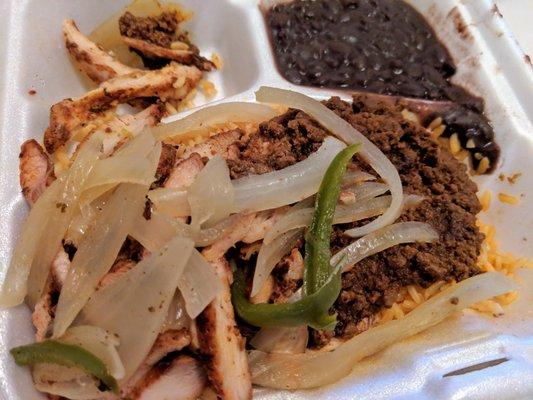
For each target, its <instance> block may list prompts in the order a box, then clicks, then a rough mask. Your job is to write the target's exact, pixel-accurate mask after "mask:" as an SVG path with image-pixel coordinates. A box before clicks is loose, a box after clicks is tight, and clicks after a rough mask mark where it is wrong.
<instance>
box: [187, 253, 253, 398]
mask: <svg viewBox="0 0 533 400" xmlns="http://www.w3.org/2000/svg"><path fill="white" fill-rule="evenodd" d="M206 258H207V257H206ZM208 261H209V262H210V263H211V265H213V267H214V269H215V272H216V274H217V276H218V278H219V279H220V282H221V283H222V290H221V291H220V292H219V293H218V294H217V296H216V297H215V299H214V300H213V301H212V302H211V303H210V304H209V305H208V306H207V307H206V309H205V310H204V311H203V312H202V314H200V315H199V316H198V318H197V319H196V324H197V327H198V336H199V341H200V349H201V352H202V354H204V355H205V356H207V357H208V360H209V361H208V363H207V365H206V368H207V376H208V378H209V381H210V382H211V385H212V387H213V389H214V390H215V391H216V393H217V395H218V396H219V397H220V398H221V399H223V400H247V399H251V398H252V381H251V377H250V371H249V366H248V358H247V356H246V350H245V347H244V346H245V341H244V339H243V337H242V336H241V334H240V332H239V330H238V328H237V325H236V323H235V314H234V311H233V305H232V304H231V291H230V284H231V281H232V275H231V271H230V269H229V264H228V262H227V261H226V259H224V258H221V259H219V260H212V259H208Z"/></svg>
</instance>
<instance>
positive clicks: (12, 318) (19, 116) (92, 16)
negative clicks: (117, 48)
mask: <svg viewBox="0 0 533 400" xmlns="http://www.w3.org/2000/svg"><path fill="white" fill-rule="evenodd" d="M127 2H128V0H116V1H113V2H111V1H107V0H91V1H88V0H1V1H0V54H2V55H3V57H2V58H0V140H1V145H0V168H1V170H2V171H1V175H0V262H1V274H0V275H1V276H3V274H4V273H5V270H6V268H7V265H8V263H9V259H10V254H11V251H12V249H13V245H14V241H15V239H16V237H17V234H18V231H19V229H20V223H21V221H22V219H23V218H24V215H25V214H26V212H27V207H26V205H25V202H24V200H23V198H22V196H21V194H20V190H19V185H18V153H19V146H20V144H21V143H22V142H23V141H24V140H26V139H28V138H36V139H38V140H41V139H42V134H43V132H44V129H45V128H46V126H47V124H48V115H49V107H50V105H51V104H53V103H55V102H57V101H58V100H60V99H62V98H65V97H73V96H77V95H80V94H82V93H83V92H84V91H85V88H84V86H83V84H84V83H83V80H82V79H80V77H79V75H78V74H77V73H76V72H75V70H74V68H73V67H72V65H71V64H70V61H69V59H68V56H67V54H66V52H65V50H64V46H63V43H62V40H61V35H60V24H61V20H62V19H63V18H66V17H70V18H74V19H75V20H76V21H77V22H78V24H79V27H80V29H81V30H82V31H84V32H88V31H90V30H91V29H92V28H93V27H95V26H96V25H97V24H99V23H100V22H101V21H103V20H104V19H105V18H106V17H107V16H108V15H110V14H111V13H113V12H116V11H117V10H119V9H120V8H121V7H123V6H124V5H125V4H126V3H127ZM179 2H180V3H181V4H183V5H184V6H185V7H186V8H188V9H191V10H193V11H194V12H195V15H194V17H193V19H192V21H191V22H189V23H188V28H189V29H190V31H191V32H192V34H193V40H194V41H195V43H197V44H198V46H199V47H200V49H202V51H203V53H204V54H206V55H210V53H211V52H216V53H218V54H219V55H220V56H221V57H222V59H223V62H224V68H223V69H222V70H221V71H217V72H214V73H212V74H211V76H210V77H209V79H210V80H212V81H213V82H214V83H215V84H216V86H217V88H218V90H219V92H218V95H217V98H216V99H215V101H227V100H228V99H242V100H252V99H253V91H254V89H256V88H257V87H259V86H260V85H271V86H279V87H285V88H293V89H296V90H300V91H303V92H306V93H309V94H312V95H314V96H316V97H319V98H323V97H327V96H329V95H331V94H337V93H334V91H328V90H313V89H309V88H303V87H297V86H294V85H292V84H290V83H288V82H287V81H285V80H284V79H283V78H282V77H281V75H280V74H279V73H278V72H277V70H276V68H275V66H274V62H273V55H272V51H271V48H270V45H269V43H268V37H267V33H266V29H265V25H264V21H263V18H262V15H261V12H260V10H259V7H258V0H196V1H195V0H181V1H179ZM408 2H409V3H411V4H412V5H413V6H414V7H415V8H417V9H418V10H419V11H420V12H421V13H422V14H423V15H424V16H425V17H426V18H427V20H428V21H429V22H430V24H431V25H432V26H433V27H434V29H435V31H436V32H437V35H438V36H439V38H441V40H442V41H443V42H444V43H445V44H446V45H447V47H448V49H449V50H450V52H451V54H452V56H453V58H454V60H455V62H456V64H457V66H458V73H457V75H456V77H455V78H454V79H455V81H456V82H457V83H460V84H462V85H464V86H466V87H467V88H469V89H470V90H472V91H473V92H474V93H476V94H478V95H480V96H482V97H483V98H484V99H485V102H486V111H487V115H488V116H489V118H490V119H491V121H492V123H493V125H494V128H495V131H496V136H497V140H498V142H499V144H500V145H501V147H502V157H501V160H500V163H499V165H498V169H497V171H496V173H494V174H492V175H489V176H483V177H477V178H476V181H477V183H478V185H479V187H480V190H484V189H491V190H493V192H494V193H498V192H506V193H512V194H515V195H518V196H520V198H521V202H520V205H517V206H508V205H504V204H502V203H499V202H498V201H497V200H493V206H492V207H491V209H490V212H488V213H485V214H483V215H482V218H483V219H484V220H485V221H487V222H489V223H491V224H494V225H496V226H497V227H498V239H499V240H500V242H501V244H502V247H503V249H504V250H506V251H512V252H514V253H516V254H518V255H522V256H526V257H529V258H533V248H532V247H531V241H533V235H531V232H532V231H533V207H532V206H531V202H530V198H531V197H532V196H533V185H532V184H531V183H533V182H532V180H531V178H530V177H529V176H528V172H529V171H531V170H532V169H533V157H532V156H533V101H532V93H533V69H532V67H531V64H530V63H528V62H527V59H526V58H525V57H524V54H523V53H522V51H521V50H520V48H519V46H518V45H517V43H516V42H515V40H514V39H513V37H512V34H511V33H510V31H509V30H508V28H507V26H506V24H505V22H504V20H503V19H502V18H501V16H499V14H498V13H497V10H496V9H495V8H494V6H493V4H492V2H491V1H489V0H408ZM458 28H461V29H458ZM30 89H34V90H36V91H37V94H36V95H35V96H30V95H29V94H28V91H29V90H30ZM515 172H522V173H523V176H522V177H521V178H520V179H519V180H518V182H517V183H516V184H515V185H513V186H510V185H509V184H506V183H504V182H500V181H499V180H498V178H497V176H498V174H499V173H505V174H506V175H509V174H512V173H515ZM527 272H530V271H524V272H523V274H522V278H523V280H524V282H525V281H528V282H529V286H527V285H526V284H525V283H524V286H525V287H528V289H527V290H526V289H525V288H524V289H522V290H521V292H520V298H519V300H518V301H517V302H515V303H514V304H512V305H511V306H510V307H509V308H508V310H507V313H506V315H505V316H503V317H500V318H498V319H494V318H487V317H484V316H480V315H477V314H475V313H473V312H465V313H463V314H462V315H459V316H456V317H454V318H452V319H450V320H448V321H446V322H444V323H442V324H440V325H439V326H437V327H434V328H432V329H430V330H429V331H427V332H425V333H423V334H421V335H419V336H417V337H416V338H412V339H410V340H407V341H405V342H402V343H398V344H396V345H394V346H392V347H390V348H389V349H387V350H385V351H383V352H381V353H380V354H378V355H376V356H374V357H371V358H369V359H368V360H366V361H363V362H361V363H359V364H358V366H357V367H356V368H355V369H354V371H353V373H352V374H351V375H350V376H348V377H346V378H345V379H342V380H341V381H340V382H338V383H337V384H335V385H332V386H329V387H326V388H321V389H318V390H312V391H305V392H284V391H270V390H264V389H257V390H256V392H255V395H256V396H257V398H262V399H303V398H306V399H354V398H358V399H492V398H494V399H531V398H533V307H532V306H531V305H532V304H533V293H532V290H531V287H532V286H531V285H533V279H532V277H531V274H530V273H527ZM32 340H33V329H32V327H31V323H30V314H29V311H28V310H27V309H26V308H25V307H24V306H20V307H17V308H15V309H12V310H8V311H2V312H0V350H1V351H0V362H1V364H0V398H2V399H13V400H15V399H24V400H26V399H27V400H31V399H38V398H41V397H42V396H40V395H39V394H38V393H36V392H35V390H34V389H33V387H32V384H31V378H30V375H29V373H28V372H27V370H25V369H21V368H18V367H17V366H16V365H15V364H14V363H13V361H12V359H11V357H10V355H9V352H8V350H9V349H10V348H11V347H14V346H17V345H21V344H25V343H28V342H30V341H32ZM500 359H507V361H505V362H502V363H500V364H498V365H495V366H492V367H490V368H485V369H481V370H477V371H474V372H469V373H464V374H459V375H452V376H449V377H443V375H445V374H447V373H450V372H453V371H457V370H460V369H462V368H465V367H468V366H472V365H477V364H480V363H483V362H486V361H491V360H500Z"/></svg>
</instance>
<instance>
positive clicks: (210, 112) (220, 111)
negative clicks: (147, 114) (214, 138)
mask: <svg viewBox="0 0 533 400" xmlns="http://www.w3.org/2000/svg"><path fill="white" fill-rule="evenodd" d="M276 114H277V112H276V111H275V110H274V109H273V108H272V107H269V106H266V105H264V104H257V103H241V102H232V103H222V104H217V105H214V106H211V107H205V108H202V109H201V110H198V111H195V112H193V113H192V114H190V115H188V116H186V117H184V118H181V119H178V120H176V121H174V122H169V123H166V124H160V125H159V126H156V127H155V128H152V132H153V134H154V136H155V137H156V138H157V139H158V140H165V139H168V138H170V137H176V136H180V135H183V134H186V133H188V132H191V131H194V130H198V129H202V128H208V127H209V126H212V125H216V124H220V123H224V122H247V123H252V122H262V121H266V120H269V119H270V118H272V117H275V116H276Z"/></svg>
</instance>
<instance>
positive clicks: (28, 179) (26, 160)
mask: <svg viewBox="0 0 533 400" xmlns="http://www.w3.org/2000/svg"><path fill="white" fill-rule="evenodd" d="M19 169H20V176H19V179H20V186H21V188H22V194H23V195H24V198H25V199H26V201H27V202H28V204H30V205H33V204H34V203H35V202H36V201H37V199H38V198H39V197H40V196H41V194H43V192H44V190H45V189H46V187H47V186H48V185H50V184H51V183H52V182H53V181H54V179H55V176H54V168H53V166H52V162H51V161H50V158H49V157H48V154H46V152H45V151H44V149H43V148H42V147H41V145H40V144H39V143H38V142H37V141H36V140H33V139H31V140H27V141H25V142H24V143H23V144H22V146H21V150H20V155H19Z"/></svg>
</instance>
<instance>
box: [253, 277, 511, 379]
mask: <svg viewBox="0 0 533 400" xmlns="http://www.w3.org/2000/svg"><path fill="white" fill-rule="evenodd" d="M515 289H516V284H515V283H514V281H513V280H511V279H509V278H507V277H505V276H504V275H502V274H500V273H497V272H488V273H484V274H480V275H476V276H474V277H472V278H469V279H466V280H464V281H462V282H460V283H458V284H457V285H454V286H452V287H450V288H449V289H447V290H445V291H443V292H442V293H440V294H438V295H437V296H435V297H433V298H431V299H429V300H427V301H426V302H424V303H422V304H421V305H419V306H418V307H417V308H415V309H414V310H413V311H411V312H410V313H409V314H407V316H405V317H404V318H402V319H399V320H394V321H391V322H388V323H385V324H383V325H380V326H377V327H375V328H371V329H369V330H367V331H365V332H363V333H361V334H359V335H357V336H355V337H353V338H352V339H350V340H348V341H346V342H345V343H343V344H341V345H340V346H338V347H337V348H336V349H335V350H333V351H330V352H320V351H309V352H306V353H303V354H291V355H289V354H269V353H265V352H261V351H257V350H253V351H251V352H249V360H250V367H251V372H252V381H253V383H254V384H257V385H261V386H265V387H270V388H278V389H308V388H314V387H319V386H324V385H327V384H330V383H333V382H335V381H337V380H339V379H340V378H342V377H344V376H346V375H348V374H349V373H350V371H351V370H352V368H353V366H354V365H355V363H357V361H359V360H361V359H363V358H365V357H368V356H370V355H372V354H374V353H377V352H378V351H380V350H382V349H384V348H385V347H388V346H390V345H392V344H394V343H397V342H399V341H401V340H403V339H406V338H408V337H410V336H413V335H415V334H417V333H419V332H421V331H423V330H425V329H428V328H430V327H431V326H433V325H436V324H438V323H439V322H441V321H442V320H443V319H445V318H446V317H448V316H449V315H451V314H453V313H454V312H457V311H459V310H462V309H464V308H466V307H469V306H470V305H472V304H474V303H477V302H478V301H481V300H486V299H489V298H492V297H494V296H498V295H501V294H504V293H508V292H510V291H513V290H515Z"/></svg>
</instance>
